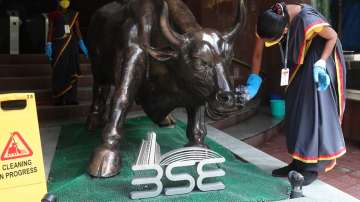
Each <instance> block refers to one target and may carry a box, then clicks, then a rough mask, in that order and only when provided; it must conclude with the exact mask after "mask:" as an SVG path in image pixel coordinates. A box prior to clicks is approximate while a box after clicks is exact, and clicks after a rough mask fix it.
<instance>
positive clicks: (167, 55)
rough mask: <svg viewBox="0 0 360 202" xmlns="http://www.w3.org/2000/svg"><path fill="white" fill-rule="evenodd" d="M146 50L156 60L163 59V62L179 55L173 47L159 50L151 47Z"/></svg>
mask: <svg viewBox="0 0 360 202" xmlns="http://www.w3.org/2000/svg"><path fill="white" fill-rule="evenodd" d="M146 50H147V52H148V53H149V54H150V55H151V57H153V58H154V59H155V60H158V61H162V62H164V61H168V60H171V59H174V58H177V57H178V53H177V52H176V51H174V50H173V49H161V50H158V49H155V48H152V47H149V48H147V49H146Z"/></svg>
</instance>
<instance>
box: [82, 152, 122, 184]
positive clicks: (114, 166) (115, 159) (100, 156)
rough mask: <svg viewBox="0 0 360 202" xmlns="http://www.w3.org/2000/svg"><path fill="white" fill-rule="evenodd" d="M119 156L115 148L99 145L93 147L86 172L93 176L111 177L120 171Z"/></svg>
mask: <svg viewBox="0 0 360 202" xmlns="http://www.w3.org/2000/svg"><path fill="white" fill-rule="evenodd" d="M120 168H121V157H120V153H119V151H117V150H114V149H109V148H107V147H106V146H105V145H101V146H99V147H98V148H96V149H95V151H94V153H93V154H92V156H91V159H90V164H89V166H88V169H87V171H88V173H89V175H91V176H93V177H99V178H106V177H113V176H115V175H117V174H118V173H119V172H120Z"/></svg>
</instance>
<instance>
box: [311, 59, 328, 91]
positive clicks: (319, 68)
mask: <svg viewBox="0 0 360 202" xmlns="http://www.w3.org/2000/svg"><path fill="white" fill-rule="evenodd" d="M314 81H315V83H316V84H317V86H318V88H317V89H318V91H325V90H326V89H327V88H328V87H329V85H330V77H329V75H328V73H327V72H326V61H325V60H322V59H321V60H318V61H317V62H316V63H315V64H314Z"/></svg>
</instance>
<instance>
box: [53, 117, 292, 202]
mask: <svg viewBox="0 0 360 202" xmlns="http://www.w3.org/2000/svg"><path fill="white" fill-rule="evenodd" d="M124 128H125V133H126V136H125V137H124V138H123V141H122V144H121V147H120V150H121V153H122V164H123V168H122V170H121V173H120V174H119V175H118V176H116V177H113V178H108V179H95V178H91V177H89V176H88V175H87V174H86V173H85V169H86V166H87V163H88V160H89V157H90V155H91V152H92V150H93V149H94V148H95V147H96V146H97V145H98V144H99V143H100V131H98V132H97V133H96V134H95V135H89V134H88V132H87V131H86V129H85V127H84V125H81V124H74V125H67V126H63V127H62V130H61V134H60V138H59V142H58V146H57V149H56V153H55V157H54V160H53V163H52V168H51V172H50V176H49V182H48V188H49V192H50V193H53V194H55V195H56V196H57V197H58V201H60V202H63V201H71V202H74V201H76V202H77V201H86V202H88V201H89V202H90V201H104V202H105V201H106V202H108V201H132V200H131V199H130V198H129V193H130V192H131V191H134V190H136V187H134V186H132V185H131V179H132V178H133V176H134V173H133V172H132V170H131V165H132V163H134V162H135V159H136V157H137V154H138V149H139V147H140V144H141V140H142V139H144V138H145V137H146V133H147V132H148V131H149V130H153V131H155V132H156V133H157V142H158V143H159V145H160V147H161V153H162V154H164V153H166V152H168V151H171V150H173V149H177V148H179V147H182V146H183V145H184V144H185V143H187V139H186V135H185V130H186V125H185V124H184V123H182V122H180V121H178V123H177V126H176V127H175V128H172V129H170V128H159V127H157V126H156V125H155V124H153V123H152V122H151V121H150V120H149V119H148V118H145V117H141V118H133V119H129V120H127V122H126V124H125V126H124ZM206 143H207V144H208V145H209V146H210V148H211V149H212V150H214V151H216V152H218V153H219V154H221V155H222V156H224V157H225V159H226V162H225V163H224V164H221V165H220V166H221V168H222V169H224V170H225V172H226V175H225V176H224V177H221V178H220V179H221V181H222V182H223V183H224V184H225V186H226V189H225V190H221V191H213V192H200V191H196V189H195V190H194V191H193V192H192V193H190V194H186V195H179V196H165V195H163V194H161V195H160V196H158V197H156V198H152V199H146V200H142V201H209V200H212V201H248V202H250V201H277V200H282V199H287V198H288V190H289V184H288V183H287V182H286V181H285V180H283V179H278V178H273V177H271V176H269V175H268V174H266V173H264V172H263V171H261V170H259V169H258V168H256V167H255V166H254V165H252V164H249V163H243V162H241V161H239V160H237V159H236V158H235V156H234V155H233V154H232V153H231V152H230V151H228V150H227V149H225V148H224V147H222V146H220V145H219V144H217V143H215V142H214V141H211V140H209V139H207V140H206ZM163 182H164V181H163ZM164 186H166V185H165V184H164Z"/></svg>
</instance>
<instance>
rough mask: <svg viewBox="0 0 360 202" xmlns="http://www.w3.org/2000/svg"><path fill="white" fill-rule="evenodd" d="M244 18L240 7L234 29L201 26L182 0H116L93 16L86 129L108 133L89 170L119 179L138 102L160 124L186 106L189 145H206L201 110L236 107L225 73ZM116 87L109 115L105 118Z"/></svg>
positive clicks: (90, 37) (101, 175)
mask: <svg viewBox="0 0 360 202" xmlns="http://www.w3.org/2000/svg"><path fill="white" fill-rule="evenodd" d="M169 11H170V12H169ZM244 12H245V10H244V5H243V3H242V1H241V3H239V9H238V15H237V21H236V25H235V27H234V28H233V29H231V31H229V32H227V33H219V32H218V31H216V30H214V29H208V28H202V27H201V26H200V25H199V24H198V23H197V22H196V20H195V17H194V16H193V14H192V13H191V12H190V10H189V9H188V8H187V6H186V5H185V4H184V3H183V2H182V1H181V0H129V1H116V2H112V3H109V4H107V5H105V6H103V7H102V8H100V9H99V10H98V11H97V12H96V13H95V14H94V16H93V17H92V20H91V23H90V26H89V48H90V57H91V59H92V71H93V76H94V86H93V102H92V107H91V112H90V115H89V117H88V128H89V129H95V128H97V127H99V126H102V125H103V122H104V120H105V123H104V124H105V127H104V129H103V131H102V138H103V142H102V144H101V145H100V146H99V147H97V148H96V149H95V151H94V153H93V155H92V157H91V160H90V164H89V166H88V173H89V174H90V175H91V176H94V177H111V176H114V175H116V174H118V172H119V170H120V167H121V166H120V163H121V157H120V152H119V150H118V147H119V143H120V141H121V138H122V136H123V135H124V134H123V131H122V125H123V123H124V121H125V119H126V115H127V113H128V111H129V109H130V107H131V106H132V104H133V103H134V101H136V103H137V104H139V105H140V106H142V108H143V110H144V111H145V113H146V114H147V115H148V116H149V117H150V118H151V120H153V121H154V122H155V123H157V124H160V125H164V124H165V125H166V124H173V123H172V122H171V120H170V119H169V118H168V114H169V113H170V112H171V111H172V110H174V109H175V108H179V107H182V108H185V109H186V112H187V116H188V126H187V130H186V133H187V137H188V140H189V143H188V144H187V146H201V147H203V146H206V145H205V144H204V138H205V135H206V133H207V132H206V125H205V123H204V119H203V112H201V110H200V108H201V106H203V105H204V104H205V103H206V102H208V101H213V100H217V101H218V102H220V103H221V104H222V105H223V106H224V105H225V106H229V107H231V106H233V104H234V103H233V102H234V99H233V91H232V87H231V85H230V83H229V80H228V72H227V71H228V68H229V66H230V64H231V61H232V57H233V43H234V39H235V37H236V35H237V33H238V32H239V30H240V29H241V26H242V24H243V21H244V20H242V19H244ZM169 13H170V16H169ZM170 23H173V24H174V25H175V26H176V28H177V30H178V31H176V30H175V29H174V28H173V27H172V26H171V25H170ZM179 32H181V33H183V34H180V33H179ZM154 47H156V48H154ZM111 85H115V91H114V94H113V95H112V99H111V104H110V107H111V109H110V114H109V116H108V117H104V114H105V113H104V112H105V107H106V100H107V97H108V96H109V91H110V86H111Z"/></svg>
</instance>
